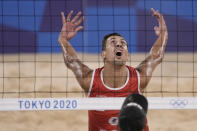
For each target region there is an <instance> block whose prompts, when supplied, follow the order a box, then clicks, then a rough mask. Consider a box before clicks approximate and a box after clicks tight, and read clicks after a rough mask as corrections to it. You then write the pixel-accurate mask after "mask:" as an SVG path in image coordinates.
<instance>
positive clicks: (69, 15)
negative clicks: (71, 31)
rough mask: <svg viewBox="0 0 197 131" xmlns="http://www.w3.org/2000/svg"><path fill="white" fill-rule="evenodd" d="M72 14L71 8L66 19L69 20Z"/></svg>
mask: <svg viewBox="0 0 197 131" xmlns="http://www.w3.org/2000/svg"><path fill="white" fill-rule="evenodd" d="M72 14H73V10H71V11H70V13H69V14H68V16H67V19H66V21H70V18H71V16H72Z"/></svg>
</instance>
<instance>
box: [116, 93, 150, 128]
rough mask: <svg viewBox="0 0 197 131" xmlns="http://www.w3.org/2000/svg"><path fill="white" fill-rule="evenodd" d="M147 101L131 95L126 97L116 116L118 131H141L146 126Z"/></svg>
mask: <svg viewBox="0 0 197 131" xmlns="http://www.w3.org/2000/svg"><path fill="white" fill-rule="evenodd" d="M147 110H148V101H147V99H146V98H145V97H144V96H143V95H140V94H135V93H132V94H130V95H128V96H127V97H126V99H125V100H124V103H123V105H122V107H121V110H120V113H119V116H118V126H119V129H120V131H142V130H143V129H144V127H145V125H146V114H147Z"/></svg>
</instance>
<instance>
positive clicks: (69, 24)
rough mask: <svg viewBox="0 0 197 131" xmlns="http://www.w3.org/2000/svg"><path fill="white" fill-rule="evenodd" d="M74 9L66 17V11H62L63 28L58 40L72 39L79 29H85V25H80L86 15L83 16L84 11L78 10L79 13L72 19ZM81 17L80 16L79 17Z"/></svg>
mask: <svg viewBox="0 0 197 131" xmlns="http://www.w3.org/2000/svg"><path fill="white" fill-rule="evenodd" d="M72 14H73V11H70V13H69V14H68V16H67V18H65V15H64V12H61V16H62V30H61V33H60V35H59V39H58V41H61V40H66V41H69V40H71V39H72V38H73V37H74V36H75V35H76V34H77V32H78V31H80V30H81V29H83V26H79V25H80V24H81V22H82V21H83V20H84V16H81V14H82V12H81V11H80V12H78V13H77V15H76V16H75V17H74V18H73V19H72V20H71V16H72ZM79 17H80V18H79Z"/></svg>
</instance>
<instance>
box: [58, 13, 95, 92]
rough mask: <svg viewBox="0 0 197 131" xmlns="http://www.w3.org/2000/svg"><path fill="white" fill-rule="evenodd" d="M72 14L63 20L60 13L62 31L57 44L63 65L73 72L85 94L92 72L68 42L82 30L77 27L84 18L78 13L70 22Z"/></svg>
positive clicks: (80, 27) (81, 27) (62, 14)
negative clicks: (61, 53)
mask: <svg viewBox="0 0 197 131" xmlns="http://www.w3.org/2000/svg"><path fill="white" fill-rule="evenodd" d="M72 14H73V11H71V12H70V13H69V14H68V16H67V18H65V16H64V13H63V12H61V16H62V30H61V32H60V35H59V38H58V42H59V44H60V46H61V48H62V52H63V57H64V62H65V65H66V66H67V67H68V68H69V69H71V70H72V71H73V73H74V74H75V76H76V79H77V81H78V82H79V84H80V86H81V87H82V88H83V89H84V90H85V92H88V90H89V85H90V82H91V75H92V70H91V69H90V68H88V66H86V65H84V64H83V63H82V62H81V61H80V60H79V58H78V56H77V53H76V52H75V50H74V48H73V47H72V46H71V44H70V42H69V40H71V39H72V38H73V37H74V36H75V35H76V34H77V32H78V31H80V30H81V29H83V26H79V25H80V24H81V22H82V21H83V19H84V17H81V12H78V13H77V15H76V16H75V17H74V18H73V19H72V20H71V16H72Z"/></svg>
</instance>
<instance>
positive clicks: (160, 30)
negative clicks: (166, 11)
mask: <svg viewBox="0 0 197 131" xmlns="http://www.w3.org/2000/svg"><path fill="white" fill-rule="evenodd" d="M151 11H152V16H155V17H156V19H157V21H158V23H159V26H154V30H155V34H156V35H157V36H160V35H161V34H162V33H167V27H166V23H165V20H164V18H163V15H162V14H161V13H159V11H158V10H156V11H155V10H154V9H153V8H151Z"/></svg>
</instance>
